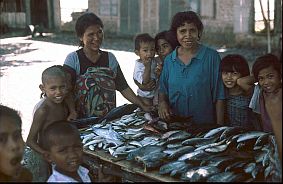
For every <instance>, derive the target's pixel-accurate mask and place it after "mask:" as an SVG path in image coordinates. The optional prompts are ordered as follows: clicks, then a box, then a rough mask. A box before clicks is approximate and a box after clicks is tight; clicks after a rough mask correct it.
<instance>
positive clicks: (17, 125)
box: [0, 105, 32, 182]
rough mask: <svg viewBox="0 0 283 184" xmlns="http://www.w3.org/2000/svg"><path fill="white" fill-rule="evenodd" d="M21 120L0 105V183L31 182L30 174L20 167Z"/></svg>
mask: <svg viewBox="0 0 283 184" xmlns="http://www.w3.org/2000/svg"><path fill="white" fill-rule="evenodd" d="M21 126H22V120H21V117H20V116H19V114H18V113H17V111H15V110H13V109H11V108H9V107H6V106H4V105H0V182H31V181H32V174H31V173H30V171H29V170H27V169H26V168H24V167H22V165H21V160H22V157H23V152H24V147H25V145H24V141H23V137H22V133H21V131H22V129H21Z"/></svg>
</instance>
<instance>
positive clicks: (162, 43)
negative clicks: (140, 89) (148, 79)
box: [154, 31, 177, 77]
mask: <svg viewBox="0 0 283 184" xmlns="http://www.w3.org/2000/svg"><path fill="white" fill-rule="evenodd" d="M171 34H172V33H171V32H170V31H162V32H160V33H158V34H157V35H156V36H155V38H154V40H155V48H156V52H157V55H158V60H157V67H156V70H155V73H156V75H157V76H158V77H159V76H160V73H161V71H162V66H163V61H164V59H165V57H166V56H167V55H168V54H169V53H170V52H172V51H173V50H174V49H175V47H176V45H177V44H176V43H174V41H173V38H172V35H171Z"/></svg>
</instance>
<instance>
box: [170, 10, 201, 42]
mask: <svg viewBox="0 0 283 184" xmlns="http://www.w3.org/2000/svg"><path fill="white" fill-rule="evenodd" d="M184 23H188V24H190V23H193V24H195V25H196V27H197V29H198V37H199V39H200V37H201V35H202V32H203V24H202V21H201V19H200V17H199V16H198V15H197V14H196V13H195V12H193V11H183V12H178V13H176V14H175V15H174V17H173V18H172V21H171V26H170V31H172V32H173V34H174V36H175V38H174V39H175V40H177V28H178V27H180V26H182V25H183V24H184ZM178 45H180V44H178Z"/></svg>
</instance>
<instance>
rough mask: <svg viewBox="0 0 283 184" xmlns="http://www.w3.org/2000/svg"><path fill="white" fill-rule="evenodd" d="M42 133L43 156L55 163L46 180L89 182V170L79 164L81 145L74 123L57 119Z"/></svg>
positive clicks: (80, 162) (81, 153)
mask: <svg viewBox="0 0 283 184" xmlns="http://www.w3.org/2000/svg"><path fill="white" fill-rule="evenodd" d="M43 135H44V139H43V143H44V148H45V150H46V152H45V157H46V159H47V160H48V161H49V162H50V163H53V164H55V165H54V167H53V168H52V175H51V176H50V177H49V179H48V180H47V182H91V179H90V176H89V174H88V173H89V170H88V169H86V168H85V167H82V166H81V164H82V156H83V145H82V143H81V139H80V134H79V131H78V129H77V128H76V126H75V125H73V124H72V123H71V122H68V121H57V122H54V123H53V124H51V125H49V126H48V127H47V128H46V129H45V130H44V133H43Z"/></svg>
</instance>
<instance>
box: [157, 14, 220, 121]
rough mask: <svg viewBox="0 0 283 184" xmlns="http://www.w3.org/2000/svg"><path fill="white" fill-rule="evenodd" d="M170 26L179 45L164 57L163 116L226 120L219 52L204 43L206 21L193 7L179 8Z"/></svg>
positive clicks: (161, 98)
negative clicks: (203, 33) (181, 9)
mask: <svg viewBox="0 0 283 184" xmlns="http://www.w3.org/2000/svg"><path fill="white" fill-rule="evenodd" d="M170 30H171V31H172V33H173V34H174V36H175V39H176V40H177V41H178V43H179V46H177V47H176V49H175V50H174V51H173V52H172V53H171V54H169V55H168V56H167V57H166V58H165V61H164V66H163V70H162V73H161V77H160V91H159V106H158V114H159V117H161V118H162V119H165V120H170V117H171V115H172V114H174V115H178V116H181V117H188V116H193V120H194V122H195V123H196V124H213V123H215V122H216V123H217V124H219V125H222V124H223V121H224V102H223V100H224V99H225V94H224V86H223V82H222V80H221V71H220V61H221V58H220V56H219V54H218V52H217V51H216V50H214V49H212V48H209V47H207V46H205V45H203V44H201V43H200V38H201V35H202V31H203V24H202V22H201V20H200V18H199V17H198V16H197V14H196V13H195V12H193V11H186V12H178V13H177V14H176V15H175V16H174V17H173V19H172V24H171V28H170Z"/></svg>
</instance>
